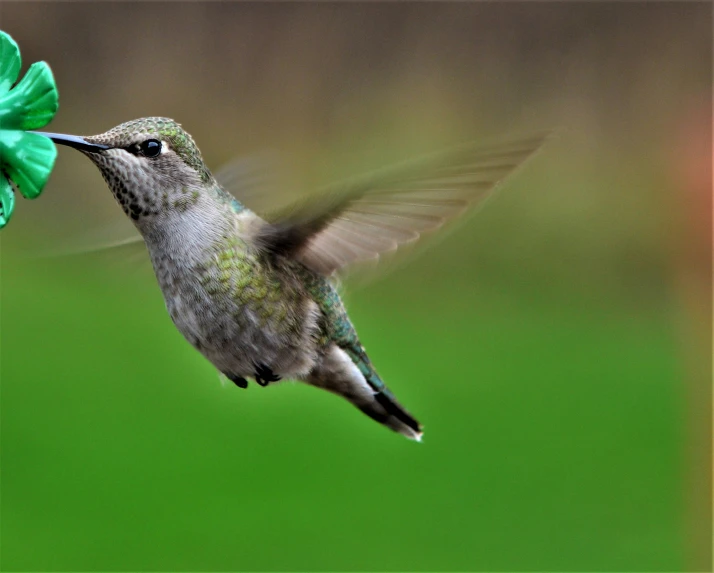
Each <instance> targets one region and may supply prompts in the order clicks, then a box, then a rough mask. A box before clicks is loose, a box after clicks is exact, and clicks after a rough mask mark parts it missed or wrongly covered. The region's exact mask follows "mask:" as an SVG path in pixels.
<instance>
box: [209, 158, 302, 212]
mask: <svg viewBox="0 0 714 573" xmlns="http://www.w3.org/2000/svg"><path fill="white" fill-rule="evenodd" d="M278 164H279V161H278V158H277V155H276V154H273V153H263V154H259V155H255V156H251V157H242V158H239V159H235V160H233V161H231V162H229V163H227V164H226V165H224V166H222V167H221V168H220V169H219V170H218V171H217V172H216V174H215V178H216V181H217V182H218V184H219V185H220V186H221V187H222V188H223V189H224V190H225V191H227V192H228V193H230V194H231V195H233V196H234V197H235V198H236V199H238V200H239V201H240V202H241V203H242V204H243V205H245V206H246V207H248V209H250V210H251V211H253V212H254V213H257V214H258V215H260V216H262V217H266V216H268V215H269V213H274V212H276V211H280V210H282V209H285V208H286V207H287V206H288V205H290V204H291V203H293V202H294V201H295V195H294V194H293V193H290V192H289V191H288V188H289V187H288V186H286V185H282V184H281V182H280V180H279V178H278V174H279V173H280V169H278Z"/></svg>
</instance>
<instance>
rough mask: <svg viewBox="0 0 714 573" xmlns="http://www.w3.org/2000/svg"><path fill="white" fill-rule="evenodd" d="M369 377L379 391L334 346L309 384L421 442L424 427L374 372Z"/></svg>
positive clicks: (311, 376)
mask: <svg viewBox="0 0 714 573" xmlns="http://www.w3.org/2000/svg"><path fill="white" fill-rule="evenodd" d="M370 374H371V375H372V376H371V378H376V382H378V383H379V387H376V384H375V383H374V382H373V383H372V384H370V383H369V382H368V381H367V379H366V378H365V376H364V374H362V372H361V369H360V368H359V367H358V366H357V365H356V364H355V363H354V361H353V360H352V358H350V356H349V354H348V353H347V352H345V351H344V350H343V349H342V348H339V347H338V346H333V347H332V349H331V350H330V352H329V353H328V354H327V355H326V356H325V357H324V359H323V360H322V362H321V364H319V365H318V366H317V367H316V368H315V369H314V370H313V371H312V372H311V373H310V376H309V377H308V378H307V380H306V382H308V383H309V384H312V385H313V386H317V387H319V388H323V389H325V390H329V391H330V392H333V393H335V394H338V395H340V396H342V397H343V398H347V399H348V400H349V401H350V402H352V403H353V404H354V405H355V406H357V407H358V408H359V409H360V410H361V411H362V412H364V413H365V414H367V415H368V416H369V417H370V418H372V419H373V420H375V421H377V422H379V423H380V424H383V425H385V426H387V427H388V428H390V429H391V430H394V431H395V432H398V433H400V434H402V435H403V436H406V437H407V438H409V439H410V440H415V441H417V442H420V441H421V438H422V427H421V424H420V423H419V422H417V420H416V419H415V418H414V417H413V416H412V415H411V414H410V413H409V412H407V411H406V409H404V407H403V406H402V405H401V404H399V402H397V400H396V398H395V397H394V396H393V395H392V393H391V392H390V391H389V390H388V389H387V388H386V387H385V386H384V384H383V383H382V381H381V380H379V378H378V377H377V375H376V373H375V372H374V371H373V370H372V371H371V372H370Z"/></svg>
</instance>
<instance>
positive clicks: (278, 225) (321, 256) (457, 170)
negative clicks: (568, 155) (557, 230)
mask: <svg viewBox="0 0 714 573" xmlns="http://www.w3.org/2000/svg"><path fill="white" fill-rule="evenodd" d="M547 136H548V133H540V134H537V135H532V136H530V137H525V138H522V139H519V140H515V141H511V142H507V143H501V144H496V145H490V146H478V145H473V144H469V145H463V146H460V147H456V148H453V149H450V150H447V151H445V152H442V153H438V154H435V155H431V156H428V157H425V158H423V159H421V160H417V161H412V162H408V163H403V164H400V165H397V166H395V167H392V168H389V169H385V170H380V171H377V172H374V173H372V174H371V175H368V176H366V177H362V178H360V179H357V180H354V181H352V182H348V183H345V184H342V185H339V186H333V187H331V188H329V189H327V190H326V191H325V192H324V193H321V194H319V195H318V196H316V197H314V198H312V199H309V200H307V201H304V202H302V203H299V204H294V205H293V206H292V207H290V208H289V209H286V210H284V211H283V213H281V214H279V215H277V216H275V217H269V219H268V220H269V221H270V222H269V223H267V224H266V225H265V226H264V227H263V228H262V229H261V230H260V231H259V234H258V240H259V241H260V243H261V244H262V246H263V247H264V248H267V249H270V250H273V251H275V252H281V253H285V254H290V255H292V256H295V257H297V258H298V259H299V260H301V261H302V262H303V264H305V265H306V266H308V267H310V268H312V269H313V270H315V271H317V272H320V273H323V274H325V275H329V274H332V273H333V272H335V271H338V270H341V269H344V268H345V267H346V266H348V265H350V264H352V263H355V262H358V261H367V260H375V259H378V258H379V257H380V256H381V255H383V254H385V253H388V252H390V251H395V250H396V249H398V248H399V247H400V246H402V245H405V244H407V243H412V242H414V241H416V240H417V239H419V237H420V236H422V235H423V234H424V233H426V232H429V231H433V230H436V229H438V228H439V227H441V226H442V225H443V224H444V223H445V222H446V221H448V220H450V219H454V218H455V217H457V216H458V215H460V214H462V213H464V212H466V211H467V210H469V209H470V208H472V207H474V206H475V205H477V204H478V203H480V202H481V201H483V200H484V199H485V198H486V197H488V196H489V195H490V194H491V193H492V192H493V191H494V189H496V188H497V187H498V185H499V183H501V182H502V181H503V180H504V179H505V178H506V177H507V176H508V175H509V174H510V173H512V172H513V171H514V170H515V169H516V168H517V167H518V166H519V165H521V164H522V163H523V162H524V161H525V160H526V159H527V158H528V157H529V156H530V155H532V154H533V153H534V152H535V151H536V150H537V149H538V148H539V147H540V146H541V145H542V144H543V142H544V140H545V139H546V137H547Z"/></svg>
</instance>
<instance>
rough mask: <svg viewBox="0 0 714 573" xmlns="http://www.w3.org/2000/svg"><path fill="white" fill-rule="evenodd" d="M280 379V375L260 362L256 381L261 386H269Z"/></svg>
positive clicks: (256, 372) (256, 371) (257, 367)
mask: <svg viewBox="0 0 714 573" xmlns="http://www.w3.org/2000/svg"><path fill="white" fill-rule="evenodd" d="M278 380H280V376H278V375H277V374H275V373H274V372H273V371H272V370H271V369H270V367H269V366H266V365H265V364H258V365H257V366H256V367H255V381H256V382H257V383H258V385H259V386H267V385H268V384H270V383H271V382H277V381H278Z"/></svg>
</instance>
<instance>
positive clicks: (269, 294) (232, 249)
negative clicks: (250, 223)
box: [154, 245, 327, 378]
mask: <svg viewBox="0 0 714 573" xmlns="http://www.w3.org/2000/svg"><path fill="white" fill-rule="evenodd" d="M241 247H242V245H233V246H227V247H226V248H223V249H219V250H218V251H217V252H213V253H212V256H211V257H210V259H209V260H208V261H206V262H203V263H200V264H193V265H190V266H176V265H170V272H162V270H165V271H168V270H169V269H168V268H167V269H162V266H163V265H157V264H155V265H154V266H155V271H156V275H157V278H158V280H159V284H160V286H161V289H162V291H163V294H164V299H165V301H166V307H167V310H168V312H169V315H170V316H171V319H172V320H173V322H174V324H175V325H176V327H177V328H178V329H179V331H180V332H181V333H182V334H183V335H184V337H185V338H186V339H187V340H188V341H189V342H190V343H191V344H192V345H193V346H194V347H195V348H196V349H198V350H199V352H201V353H202V354H203V355H204V356H205V357H206V358H207V359H208V360H209V361H210V362H211V363H213V365H214V366H216V368H218V370H220V371H221V372H223V373H224V374H226V375H229V376H231V375H233V376H242V377H254V376H255V375H256V372H257V371H259V370H260V368H261V367H267V368H269V369H270V370H271V371H272V372H273V373H274V374H275V375H277V376H280V377H281V378H303V377H305V376H307V374H308V373H309V372H310V371H311V370H312V369H313V367H314V366H315V364H316V362H317V360H318V357H319V355H320V353H321V350H323V348H324V346H325V345H326V342H327V341H326V340H324V337H323V336H322V335H321V330H322V328H321V326H320V323H321V319H322V314H321V312H320V309H319V308H318V305H317V304H316V303H315V302H314V301H313V300H312V298H311V297H310V295H309V294H308V293H307V291H306V290H305V287H304V285H303V282H302V281H301V280H300V277H299V276H298V275H297V274H295V273H293V272H291V271H290V268H286V269H281V270H278V268H276V265H275V264H274V263H271V262H270V261H267V260H265V259H263V258H262V257H260V255H259V254H258V253H251V252H250V251H248V250H247V249H245V248H241Z"/></svg>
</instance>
